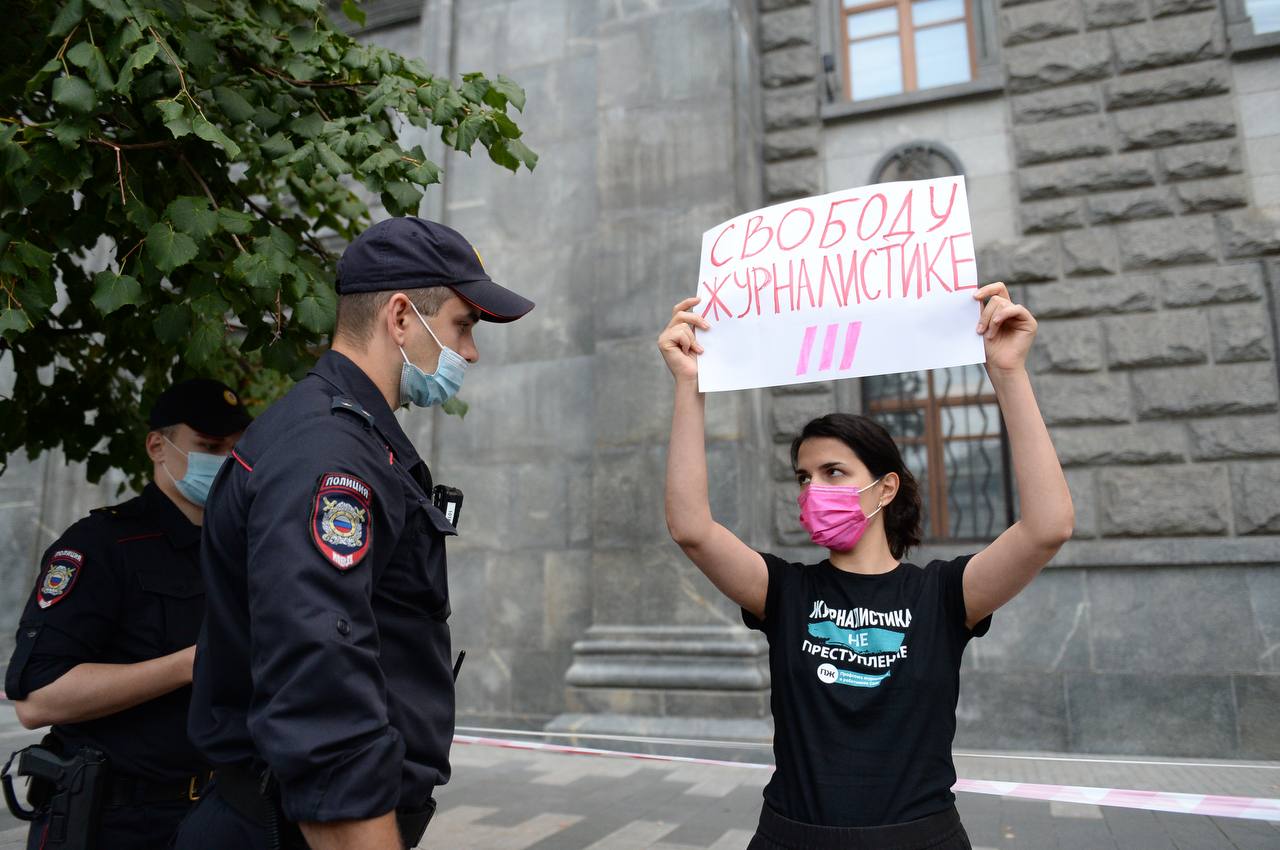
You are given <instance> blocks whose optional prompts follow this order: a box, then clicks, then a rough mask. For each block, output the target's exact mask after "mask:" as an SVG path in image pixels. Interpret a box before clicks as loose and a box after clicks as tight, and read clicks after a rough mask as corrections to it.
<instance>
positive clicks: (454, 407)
mask: <svg viewBox="0 0 1280 850" xmlns="http://www.w3.org/2000/svg"><path fill="white" fill-rule="evenodd" d="M440 409H441V410H443V411H444V412H445V413H446V414H448V415H449V416H456V417H458V418H459V419H464V418H466V415H467V411H468V410H470V409H471V405H469V404H467V403H466V402H465V401H463V400H462V399H460V398H458V397H457V396H454V397H453V398H450V399H446V400H445V402H444V404H442V405H440Z"/></svg>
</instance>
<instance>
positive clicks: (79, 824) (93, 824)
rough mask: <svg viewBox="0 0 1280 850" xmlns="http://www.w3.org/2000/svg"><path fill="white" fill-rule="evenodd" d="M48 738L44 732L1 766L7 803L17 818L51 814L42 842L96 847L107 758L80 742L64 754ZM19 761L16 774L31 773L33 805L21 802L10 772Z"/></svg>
mask: <svg viewBox="0 0 1280 850" xmlns="http://www.w3.org/2000/svg"><path fill="white" fill-rule="evenodd" d="M49 743H50V741H49V739H48V738H46V739H45V740H44V741H42V742H41V743H40V744H37V745H34V746H30V747H27V748H25V749H22V750H18V751H17V752H16V753H13V754H12V755H11V756H9V761H8V762H6V763H5V766H4V770H3V771H0V784H2V785H3V789H4V800H5V804H6V805H7V806H8V807H9V811H10V812H11V813H12V814H13V816H14V817H15V818H18V819H19V820H25V821H31V820H35V819H36V818H38V817H42V816H43V817H47V819H48V826H47V829H46V833H45V839H44V844H43V846H44V847H47V848H57V850H93V848H94V846H95V845H96V843H97V836H98V823H99V820H100V818H101V815H102V798H103V789H104V788H105V786H106V781H107V770H108V768H107V758H106V756H105V755H104V754H103V753H102V752H101V751H99V750H95V749H93V748H91V747H82V748H80V750H79V751H78V752H77V753H76V754H75V755H73V756H71V757H69V758H63V757H62V755H61V754H60V753H59V752H57V751H55V750H54V749H51V748H50V747H49V746H47V745H48V744H49ZM15 761H16V762H17V770H16V771H15V772H16V775H18V776H26V777H29V778H30V781H31V786H30V788H29V789H28V794H27V801H28V803H30V804H31V805H32V806H33V808H30V809H27V808H23V807H22V805H21V804H20V803H19V802H18V797H17V794H16V793H15V791H14V788H13V774H11V773H10V772H9V769H10V768H11V767H12V766H13V764H14V762H15Z"/></svg>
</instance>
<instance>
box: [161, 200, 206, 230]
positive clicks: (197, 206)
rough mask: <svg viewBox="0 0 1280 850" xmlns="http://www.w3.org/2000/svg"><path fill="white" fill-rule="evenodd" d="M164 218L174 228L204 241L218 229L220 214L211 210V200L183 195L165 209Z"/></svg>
mask: <svg viewBox="0 0 1280 850" xmlns="http://www.w3.org/2000/svg"><path fill="white" fill-rule="evenodd" d="M164 217H165V218H167V219H168V220H169V221H171V222H173V226H174V227H176V228H178V229H179V230H181V231H182V232H183V233H186V234H187V235H189V236H194V237H195V238H196V239H204V238H206V237H208V236H211V235H212V234H213V232H214V231H215V230H217V229H218V214H217V213H216V212H214V211H213V210H211V209H209V200H208V199H207V198H199V197H195V196H193V195H182V196H180V197H178V198H175V199H174V200H173V201H172V202H171V203H170V204H169V206H167V207H165V210H164Z"/></svg>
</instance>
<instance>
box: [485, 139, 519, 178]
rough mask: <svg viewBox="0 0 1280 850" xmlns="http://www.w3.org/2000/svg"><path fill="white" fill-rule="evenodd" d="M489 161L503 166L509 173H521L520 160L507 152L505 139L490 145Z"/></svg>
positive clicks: (497, 140)
mask: <svg viewBox="0 0 1280 850" xmlns="http://www.w3.org/2000/svg"><path fill="white" fill-rule="evenodd" d="M489 159H491V160H493V161H494V162H496V163H497V164H498V165H501V166H502V167H503V168H505V169H507V170H508V171H513V172H514V171H519V170H520V160H518V159H516V157H515V156H514V155H513V154H512V153H511V151H509V150H507V143H506V140H504V139H496V140H494V142H493V144H491V145H489Z"/></svg>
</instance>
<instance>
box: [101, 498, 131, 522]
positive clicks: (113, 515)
mask: <svg viewBox="0 0 1280 850" xmlns="http://www.w3.org/2000/svg"><path fill="white" fill-rule="evenodd" d="M136 502H137V500H136V499H130V500H129V501H127V502H121V503H120V504H118V505H106V506H104V507H101V508H94V509H93V510H91V511H89V513H91V514H97V515H99V516H103V517H106V518H108V519H137V518H138V517H140V516H142V515H143V512H142V511H141V510H139V507H138V505H137V504H135V503H136Z"/></svg>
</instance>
